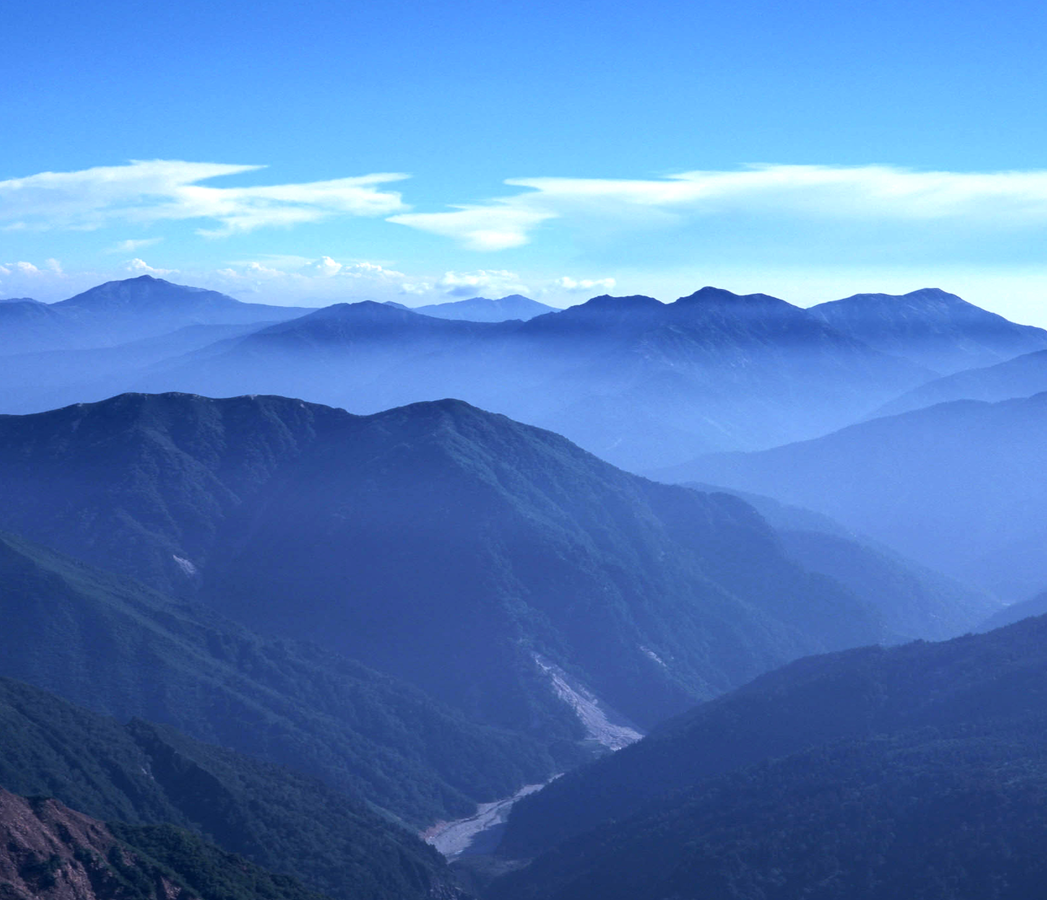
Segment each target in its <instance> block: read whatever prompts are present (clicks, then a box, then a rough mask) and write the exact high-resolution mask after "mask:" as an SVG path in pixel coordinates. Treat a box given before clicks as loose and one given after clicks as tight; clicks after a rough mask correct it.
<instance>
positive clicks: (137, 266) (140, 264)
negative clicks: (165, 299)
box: [124, 258, 178, 276]
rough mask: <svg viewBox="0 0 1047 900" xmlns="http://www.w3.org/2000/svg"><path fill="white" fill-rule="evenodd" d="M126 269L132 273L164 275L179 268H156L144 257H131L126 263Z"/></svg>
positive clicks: (172, 272)
mask: <svg viewBox="0 0 1047 900" xmlns="http://www.w3.org/2000/svg"><path fill="white" fill-rule="evenodd" d="M124 271H125V272H128V273H130V274H131V275H154V276H163V275H171V274H174V273H175V272H177V271H178V270H177V269H154V268H153V267H152V266H151V265H149V263H147V262H146V261H145V260H144V259H137V258H135V259H129V260H128V261H127V262H126V263H124Z"/></svg>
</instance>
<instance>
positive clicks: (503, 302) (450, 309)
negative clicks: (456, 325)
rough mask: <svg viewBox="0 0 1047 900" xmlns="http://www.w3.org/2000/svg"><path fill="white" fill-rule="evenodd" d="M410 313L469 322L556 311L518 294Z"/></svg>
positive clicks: (416, 309) (525, 317)
mask: <svg viewBox="0 0 1047 900" xmlns="http://www.w3.org/2000/svg"><path fill="white" fill-rule="evenodd" d="M391 305H395V306H399V307H400V308H401V309H408V308H409V307H406V306H403V305H402V304H399V303H397V304H391ZM410 309H411V311H412V312H416V313H421V314H422V315H424V316H433V317H435V318H437V319H465V320H467V321H470V322H506V321H509V320H511V319H520V320H521V321H524V322H526V321H527V320H528V319H533V318H534V317H535V316H541V315H545V313H551V312H559V310H557V309H556V308H555V307H553V306H547V305H546V304H544V303H539V302H538V301H537V300H532V299H530V297H523V296H521V295H520V294H510V295H509V296H508V297H501V298H499V299H497V300H488V299H487V298H486V297H470V298H469V299H468V300H454V301H452V302H450V303H430V304H427V305H426V306H414V307H410Z"/></svg>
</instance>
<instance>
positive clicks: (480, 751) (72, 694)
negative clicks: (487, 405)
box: [0, 535, 563, 825]
mask: <svg viewBox="0 0 1047 900" xmlns="http://www.w3.org/2000/svg"><path fill="white" fill-rule="evenodd" d="M125 536H128V535H125ZM128 537H129V539H130V536H128ZM0 619H2V620H3V623H4V627H3V628H2V629H0V674H2V675H7V676H11V677H16V678H20V679H24V680H26V681H28V682H30V683H32V684H36V685H39V686H40V687H44V688H47V689H49V690H53V691H55V692H57V693H58V694H60V695H61V696H63V697H66V698H68V699H70V700H72V701H74V702H77V703H81V704H83V705H84V706H87V707H89V708H91V709H93V710H96V711H99V712H104V713H108V714H111V715H115V716H118V717H120V718H122V719H126V718H129V717H131V716H141V717H143V718H148V719H151V720H154V721H160V722H164V723H169V724H172V725H174V726H177V727H178V728H180V729H182V730H184V731H186V732H187V733H189V734H192V735H193V736H195V737H197V738H199V739H203V740H207V741H211V742H213V743H218V744H222V745H225V746H229V747H233V748H236V749H238V750H240V751H243V752H247V753H251V754H253V755H255V756H259V757H262V758H265V759H268V760H270V761H272V762H274V763H277V764H280V765H286V766H291V767H293V768H295V769H298V770H301V771H305V772H309V773H312V774H314V775H316V776H319V777H321V778H323V779H324V780H325V781H327V782H328V783H329V784H332V785H335V786H337V787H339V788H341V789H343V790H345V791H348V792H350V793H353V794H358V795H360V796H362V797H364V798H366V799H367V800H369V801H370V802H372V803H375V804H377V805H378V806H381V807H384V808H386V809H388V810H391V811H392V812H394V813H395V814H397V815H398V816H401V817H402V818H404V819H406V820H407V821H409V822H411V823H412V824H416V825H421V824H428V823H429V822H432V821H434V820H436V819H439V818H449V817H454V816H461V815H466V814H468V813H470V812H472V811H473V808H474V805H475V804H476V803H477V802H480V801H488V800H494V799H497V798H499V797H501V796H504V795H505V794H508V793H511V792H512V791H513V790H515V789H516V788H517V787H518V786H519V785H521V784H525V783H531V782H534V781H537V780H540V779H542V777H543V776H546V775H548V774H549V773H550V772H551V771H553V770H554V767H555V766H557V765H563V761H560V762H559V763H557V762H554V761H553V760H552V759H551V758H550V757H549V756H547V755H545V754H544V753H543V752H542V751H541V749H540V748H539V747H538V745H537V744H535V743H534V742H532V741H529V740H528V739H526V738H524V737H523V736H520V735H513V736H510V735H508V734H499V733H497V732H494V731H492V730H490V729H483V728H479V727H477V726H476V725H473V724H470V723H468V722H466V721H465V720H464V719H463V718H462V717H461V715H459V714H456V713H453V712H451V711H450V710H448V709H447V708H445V707H442V706H441V705H440V704H439V703H436V702H435V701H434V700H433V699H432V698H431V697H429V696H427V695H425V694H422V693H421V692H420V691H418V690H416V689H414V688H411V687H410V686H408V685H405V684H402V683H399V682H396V681H394V680H393V679H391V678H388V677H387V676H383V675H379V674H378V673H376V672H373V671H371V670H368V669H367V668H365V667H364V666H362V665H360V664H359V663H355V662H351V661H349V660H346V659H342V658H339V657H337V656H335V655H333V654H331V653H328V652H324V651H322V650H320V649H319V648H317V647H310V646H302V645H298V644H295V643H294V642H292V641H287V640H281V641H273V640H264V639H262V638H259V637H257V636H256V635H254V634H251V633H250V632H248V631H246V630H244V629H243V628H241V627H239V626H237V625H235V624H233V623H232V622H230V621H228V620H225V619H222V618H221V617H220V616H218V615H217V614H215V613H214V612H213V611H212V610H209V609H207V608H206V607H202V606H195V605H190V604H186V603H184V602H183V603H176V602H174V601H172V600H168V599H167V598H165V597H162V596H160V595H158V594H155V593H154V592H152V591H149V590H147V589H146V588H144V587H142V586H141V585H139V584H137V583H135V582H133V581H131V580H130V579H128V578H121V577H118V576H114V575H110V574H107V573H104V572H100V571H97V570H93V569H91V568H90V567H88V566H86V565H84V564H82V563H78V562H74V561H73V560H70V559H68V558H64V557H61V556H60V555H58V554H56V553H53V552H51V551H47V550H44V549H43V548H41V547H37V546H33V545H30V544H27V543H26V542H24V541H21V540H18V539H16V538H13V537H10V536H0ZM19 789H21V788H19ZM72 800H73V802H76V800H77V798H72ZM84 808H86V807H84ZM89 811H90V810H89Z"/></svg>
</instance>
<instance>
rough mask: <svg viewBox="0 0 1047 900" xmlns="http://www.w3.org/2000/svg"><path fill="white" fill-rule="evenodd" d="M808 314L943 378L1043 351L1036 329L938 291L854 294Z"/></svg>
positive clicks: (1045, 338) (1045, 343)
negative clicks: (897, 293) (962, 370)
mask: <svg viewBox="0 0 1047 900" xmlns="http://www.w3.org/2000/svg"><path fill="white" fill-rule="evenodd" d="M810 312H811V313H812V315H815V316H817V317H818V318H820V319H821V320H822V321H824V322H826V323H827V324H829V325H831V326H832V327H833V328H835V329H836V330H837V331H840V332H842V333H843V334H847V335H850V336H851V337H853V338H855V339H856V340H859V341H862V342H863V343H865V344H868V345H869V346H870V347H875V348H876V349H877V350H882V351H883V352H884V353H891V354H893V355H895V356H902V357H905V358H906V359H910V360H912V361H913V362H916V363H918V364H919V365H922V366H925V367H926V368H928V369H932V370H934V371H937V372H940V373H942V374H943V375H948V374H951V373H953V372H958V371H960V370H961V369H973V368H975V367H977V366H989V365H992V364H994V363H999V362H1003V361H1004V360H1008V359H1012V358H1013V357H1015V356H1019V355H1021V354H1023V353H1031V352H1033V351H1035V350H1044V349H1047V331H1044V330H1043V329H1042V328H1034V327H1033V326H1031V325H1017V324H1015V323H1014V322H1010V321H1008V320H1007V319H1005V318H1004V317H1003V316H999V315H997V314H996V313H991V312H987V311H986V310H984V309H980V308H979V307H977V306H975V305H974V304H973V303H968V302H967V301H966V300H962V299H960V298H959V297H957V296H956V295H955V294H949V293H946V292H945V291H942V290H939V289H938V288H924V289H923V290H919V291H912V292H911V293H909V294H903V295H901V296H894V295H891V294H855V295H854V296H853V297H848V298H846V299H845V300H834V301H832V302H830V303H820V304H818V305H817V306H813V307H811V309H810ZM1012 396H1013V395H1012ZM943 399H945V398H943ZM984 399H990V398H984ZM895 411H896V412H901V410H895Z"/></svg>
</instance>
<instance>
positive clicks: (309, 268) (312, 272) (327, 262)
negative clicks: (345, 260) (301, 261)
mask: <svg viewBox="0 0 1047 900" xmlns="http://www.w3.org/2000/svg"><path fill="white" fill-rule="evenodd" d="M343 268H344V267H343V266H342V264H341V263H339V262H335V261H334V260H333V259H331V257H330V256H321V257H320V258H319V259H316V260H313V261H312V262H309V263H306V264H305V265H304V266H302V267H301V268H300V269H299V270H298V272H299V274H301V275H306V276H312V277H316V276H320V277H322V278H330V277H331V276H332V275H337V274H338V273H339V272H341V271H342V269H343Z"/></svg>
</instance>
